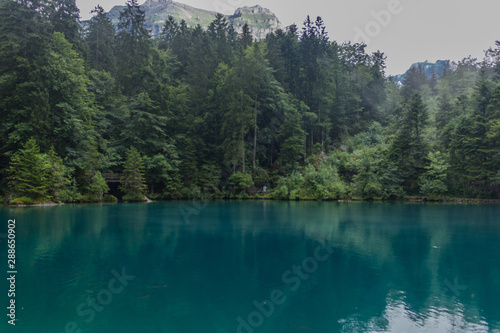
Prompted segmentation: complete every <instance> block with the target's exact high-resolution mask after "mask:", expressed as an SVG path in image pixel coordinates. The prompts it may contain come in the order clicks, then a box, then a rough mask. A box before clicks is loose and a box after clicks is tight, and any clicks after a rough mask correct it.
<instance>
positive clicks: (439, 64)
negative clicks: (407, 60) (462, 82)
mask: <svg viewBox="0 0 500 333" xmlns="http://www.w3.org/2000/svg"><path fill="white" fill-rule="evenodd" d="M419 67H420V68H422V71H423V72H424V74H425V75H426V76H427V78H429V79H430V78H431V77H432V75H433V74H435V75H440V74H443V73H444V71H446V70H447V69H450V61H449V60H438V61H436V62H429V61H427V60H426V61H424V62H417V63H414V64H412V65H411V66H410V68H409V69H408V70H407V71H406V72H405V73H404V74H400V75H395V76H393V80H394V81H395V82H396V83H398V84H403V81H404V79H405V78H406V75H407V74H408V72H409V71H410V70H411V69H413V68H419Z"/></svg>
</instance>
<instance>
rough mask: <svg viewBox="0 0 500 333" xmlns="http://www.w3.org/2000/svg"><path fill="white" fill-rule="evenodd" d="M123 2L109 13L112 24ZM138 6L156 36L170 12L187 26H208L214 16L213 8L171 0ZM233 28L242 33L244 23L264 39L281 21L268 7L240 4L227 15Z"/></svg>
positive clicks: (152, 0) (159, 0)
mask: <svg viewBox="0 0 500 333" xmlns="http://www.w3.org/2000/svg"><path fill="white" fill-rule="evenodd" d="M123 8H124V6H115V7H113V8H112V9H111V10H110V11H109V13H108V17H109V18H110V19H111V20H112V21H113V23H114V24H118V19H119V17H120V11H121V10H123ZM141 8H142V9H143V10H144V12H145V13H146V28H147V29H149V30H151V34H152V35H153V36H158V35H159V34H160V32H161V29H162V28H163V26H164V24H165V21H166V20H167V18H168V17H169V16H173V17H174V18H175V20H176V21H181V20H184V21H186V23H187V25H188V26H191V27H194V26H196V25H198V24H199V25H201V26H202V27H205V28H206V27H208V26H209V25H210V23H211V22H212V21H213V20H214V19H215V15H216V14H217V13H216V12H213V11H209V10H204V9H199V8H194V7H191V6H189V5H185V4H183V3H179V2H175V1H173V0H146V1H145V2H144V3H143V4H142V5H141ZM226 17H227V19H228V21H229V22H231V23H232V24H233V26H234V29H235V30H236V31H237V32H239V33H241V32H242V30H243V25H244V24H245V23H246V24H248V26H249V27H250V31H251V33H252V35H253V37H254V38H255V39H258V40H259V39H264V38H266V36H267V34H268V33H271V32H275V31H276V30H278V29H282V25H281V23H280V21H279V20H278V18H277V17H276V15H275V14H274V13H273V12H272V11H270V10H269V9H267V8H263V7H261V6H259V5H256V6H252V7H241V8H238V9H236V11H235V12H234V15H229V16H226Z"/></svg>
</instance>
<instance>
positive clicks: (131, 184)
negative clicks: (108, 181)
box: [120, 147, 147, 201]
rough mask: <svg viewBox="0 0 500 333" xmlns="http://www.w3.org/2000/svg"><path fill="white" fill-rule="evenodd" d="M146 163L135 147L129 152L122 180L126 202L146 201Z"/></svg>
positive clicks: (121, 187)
mask: <svg viewBox="0 0 500 333" xmlns="http://www.w3.org/2000/svg"><path fill="white" fill-rule="evenodd" d="M144 170H145V168H144V162H143V161H142V158H141V155H140V153H139V152H138V151H137V149H135V148H134V147H130V149H129V150H127V155H126V160H125V164H124V168H123V176H122V178H121V179H120V182H121V186H120V190H122V191H123V192H124V193H125V195H124V197H123V200H125V201H144V200H145V199H144V192H145V191H146V189H147V186H146V184H145V183H144Z"/></svg>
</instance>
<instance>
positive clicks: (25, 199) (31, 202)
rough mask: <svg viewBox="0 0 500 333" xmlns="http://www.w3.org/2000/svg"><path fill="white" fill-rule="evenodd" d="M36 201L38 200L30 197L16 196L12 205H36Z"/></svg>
mask: <svg viewBox="0 0 500 333" xmlns="http://www.w3.org/2000/svg"><path fill="white" fill-rule="evenodd" d="M36 203H37V201H36V200H33V199H32V198H30V197H20V198H16V199H14V200H12V201H11V202H10V204H11V205H35V204H36Z"/></svg>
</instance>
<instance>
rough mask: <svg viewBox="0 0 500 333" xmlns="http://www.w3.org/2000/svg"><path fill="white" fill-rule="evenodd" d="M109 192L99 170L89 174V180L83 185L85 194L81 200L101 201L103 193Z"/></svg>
mask: <svg viewBox="0 0 500 333" xmlns="http://www.w3.org/2000/svg"><path fill="white" fill-rule="evenodd" d="M108 192H109V187H108V184H107V183H106V180H105V179H104V177H103V176H102V174H101V173H100V172H99V171H96V172H95V173H93V175H91V178H90V181H89V183H88V184H87V186H86V187H85V194H84V195H83V196H82V197H81V199H80V200H81V201H83V202H101V201H103V198H104V195H105V194H106V193H108Z"/></svg>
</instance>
